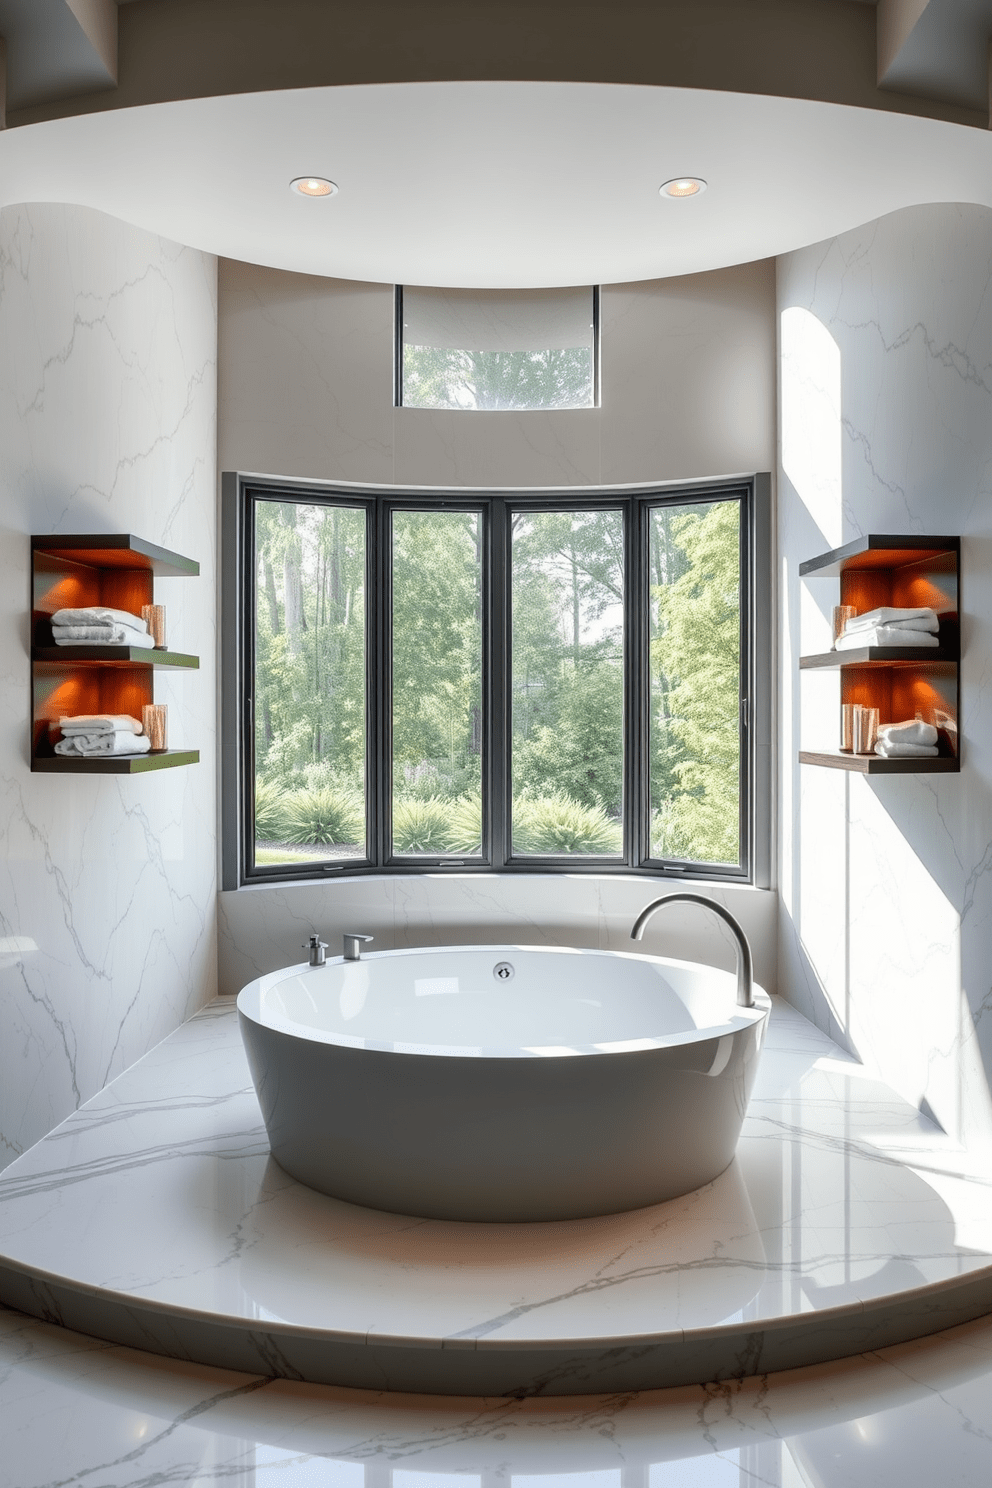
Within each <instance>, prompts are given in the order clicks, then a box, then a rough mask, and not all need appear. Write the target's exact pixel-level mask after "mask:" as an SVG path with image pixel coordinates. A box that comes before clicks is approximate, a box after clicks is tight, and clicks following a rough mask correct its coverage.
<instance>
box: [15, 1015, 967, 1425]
mask: <svg viewBox="0 0 992 1488" xmlns="http://www.w3.org/2000/svg"><path fill="white" fill-rule="evenodd" d="M672 1140H673V1141H678V1140H679V1133H678V1132H677V1131H674V1132H673V1133H672ZM0 1299H2V1300H3V1301H4V1302H6V1303H7V1304H8V1305H9V1306H11V1307H15V1308H19V1309H20V1310H21V1311H23V1312H26V1313H30V1314H32V1315H34V1316H36V1317H40V1318H43V1319H45V1320H47V1321H50V1322H58V1323H63V1324H64V1325H65V1326H67V1327H70V1328H74V1329H77V1330H78V1331H80V1332H83V1333H88V1334H92V1335H94V1336H96V1337H99V1338H106V1339H109V1340H112V1341H114V1342H117V1343H124V1344H129V1345H132V1346H134V1347H137V1348H141V1349H146V1350H149V1351H151V1352H153V1353H158V1354H164V1355H168V1356H172V1357H174V1358H180V1359H191V1360H196V1361H198V1362H201V1363H206V1364H215V1365H220V1366H222V1367H226V1368H232V1369H238V1370H244V1371H247V1372H249V1373H252V1374H268V1375H275V1376H284V1377H287V1378H290V1379H306V1380H312V1381H317V1382H323V1383H334V1384H343V1385H352V1386H358V1387H365V1388H371V1389H383V1388H386V1389H395V1390H407V1391H418V1392H434V1393H442V1394H443V1393H447V1394H465V1395H483V1394H488V1395H497V1394H508V1395H518V1396H524V1395H569V1394H586V1393H589V1392H595V1391H621V1390H634V1389H644V1388H651V1387H654V1386H661V1385H673V1384H687V1383H693V1382H700V1381H706V1380H711V1379H717V1378H726V1377H737V1376H743V1375H748V1374H756V1373H764V1372H766V1371H769V1370H775V1369H785V1368H791V1367H794V1366H798V1365H803V1364H811V1363H816V1362H820V1361H822V1360H825V1359H832V1358H838V1357H841V1356H844V1355H848V1354H854V1353H863V1352H866V1351H869V1350H872V1349H876V1348H879V1347H882V1346H883V1345H886V1344H891V1343H897V1342H901V1341H903V1340H905V1339H909V1338H914V1337H918V1336H922V1335H924V1334H928V1333H933V1332H935V1331H937V1330H938V1329H942V1328H947V1327H950V1326H951V1325H952V1324H955V1323H958V1322H961V1321H964V1320H966V1319H970V1318H973V1317H977V1316H980V1315H981V1314H983V1313H987V1312H992V1181H990V1180H989V1179H988V1178H987V1177H986V1176H983V1175H982V1174H981V1172H980V1170H979V1168H978V1166H977V1164H973V1163H972V1162H971V1161H970V1160H969V1158H968V1157H967V1155H966V1154H965V1153H963V1152H962V1151H961V1150H960V1148H958V1147H957V1146H955V1144H954V1143H953V1142H951V1141H950V1140H949V1139H948V1138H947V1137H945V1136H944V1135H943V1134H942V1133H941V1132H940V1131H939V1130H938V1129H937V1128H936V1127H935V1126H934V1125H933V1124H932V1123H931V1122H930V1121H928V1120H927V1119H926V1118H925V1117H923V1116H921V1115H920V1114H919V1112H917V1111H916V1110H915V1109H914V1108H913V1107H911V1106H909V1105H907V1104H906V1102H905V1101H903V1100H901V1099H900V1097H898V1096H897V1095H895V1094H893V1092H892V1091H890V1090H888V1089H886V1088H885V1087H884V1086H881V1085H879V1084H878V1083H877V1082H875V1081H873V1080H871V1079H870V1078H868V1077H867V1076H866V1075H865V1073H864V1071H863V1070H862V1068H861V1066H860V1065H858V1064H857V1063H855V1062H854V1061H852V1060H851V1059H850V1058H849V1057H848V1056H847V1055H845V1054H843V1053H842V1052H841V1051H840V1050H839V1049H837V1047H836V1046H835V1045H833V1044H832V1043H831V1042H830V1041H829V1040H828V1039H827V1038H825V1037H824V1036H823V1035H822V1034H821V1033H819V1032H818V1031H817V1030H816V1029H815V1028H813V1027H812V1026H811V1025H810V1024H809V1023H808V1022H806V1021H805V1019H803V1018H802V1017H800V1016H799V1014H798V1013H796V1012H794V1011H793V1010H792V1009H791V1008H789V1007H788V1006H786V1005H784V1004H782V1003H777V1004H776V1005H775V1009H774V1012H773V1014H772V1020H771V1027H770V1029H769V1034H768V1039H767V1042H766V1045H765V1050H764V1053H763V1055H762V1065H761V1069H760V1072H759V1076H758V1084H757V1087H756V1090H755V1093H754V1096H753V1097H752V1101H751V1107H750V1112H749V1115H748V1117H747V1120H746V1122H745V1125H744V1134H743V1137H742V1140H741V1143H740V1147H739V1149H738V1156H737V1159H736V1161H735V1163H734V1164H733V1165H732V1166H731V1168H730V1169H728V1171H727V1172H726V1173H724V1174H723V1175H722V1176H721V1177H720V1178H718V1179H717V1180H716V1182H714V1183H712V1184H710V1185H708V1186H707V1187H705V1188H703V1189H699V1190H698V1191H696V1192H695V1193H692V1194H689V1195H687V1196H686V1197H684V1198H681V1199H675V1200H672V1201H670V1202H669V1203H665V1204H659V1205H655V1206H653V1207H651V1208H648V1209H641V1210H636V1211H632V1212H630V1213H627V1214H620V1215H613V1216H609V1217H607V1218H602V1219H586V1220H572V1221H567V1222H560V1223H548V1224H543V1223H542V1224H507V1225H500V1224H466V1223H458V1222H453V1221H437V1220H424V1219H410V1218H404V1217H402V1216H397V1215H390V1214H384V1213H380V1212H378V1211H375V1210H371V1209H362V1208H357V1207H355V1206H353V1205H349V1204H345V1203H341V1202H339V1201H336V1200H334V1199H330V1198H326V1197H325V1196H323V1195H321V1194H318V1193H315V1192H313V1191H312V1190H310V1189H307V1188H304V1187H303V1186H302V1185H300V1184H298V1183H296V1182H295V1181H294V1180H293V1179H291V1178H289V1177H287V1176H286V1174H285V1173H283V1171H282V1170H281V1169H280V1168H279V1167H278V1166H276V1164H275V1163H273V1162H272V1160H271V1159H270V1157H269V1154H268V1147H267V1143H266V1139H265V1132H264V1129H263V1127H262V1122H261V1117H260V1114H259V1110H258V1106H257V1103H256V1100H255V1094H254V1091H253V1089H252V1085H251V1080H250V1078H249V1074H248V1069H247V1065H246V1063H245V1057H244V1053H243V1050H242V1046H241V1039H240V1036H239V1033H238V1027H237V1019H236V1014H235V1007H234V1003H233V1000H226V999H225V1000H222V1001H217V1002H214V1003H212V1004H211V1005H210V1006H209V1007H208V1008H206V1009H205V1010H204V1011H203V1012H202V1013H200V1014H199V1015H198V1016H197V1017H195V1018H193V1019H192V1020H191V1021H190V1022H189V1023H187V1024H186V1025H185V1026H184V1027H183V1028H181V1029H179V1030H178V1031H177V1032H176V1033H174V1034H173V1035H172V1036H171V1037H169V1038H168V1039H166V1040H165V1041H164V1042H163V1043H162V1044H160V1045H159V1046H158V1048H156V1049H154V1050H153V1051H152V1052H151V1053H150V1054H149V1055H147V1056H146V1057H145V1058H144V1059H143V1060H141V1061H140V1062H139V1063H138V1064H136V1065H134V1066H133V1067H132V1068H131V1069H130V1070H128V1071H127V1072H126V1073H125V1074H123V1075H122V1076H120V1078H119V1079H117V1080H115V1081H114V1083H113V1084H112V1085H110V1086H108V1087H107V1089H106V1090H104V1091H102V1092H101V1094H100V1095H98V1096H96V1097H95V1098H94V1099H93V1100H91V1101H90V1102H89V1103H88V1104H87V1105H86V1106H84V1107H83V1108H82V1109H81V1110H79V1111H77V1112H76V1113H75V1114H74V1115H73V1116H71V1117H70V1118H69V1119H68V1120H67V1121H66V1122H64V1123H63V1124H62V1126H60V1127H58V1128H57V1129H56V1130H55V1131H54V1132H52V1133H51V1134H50V1135H49V1136H48V1137H46V1138H45V1139H44V1140H43V1141H41V1142H39V1143H38V1144H37V1146H35V1147H33V1148H32V1149H31V1150H30V1151H29V1152H27V1153H25V1155H24V1156H23V1157H21V1158H20V1159H18V1161H17V1162H15V1163H14V1164H13V1165H12V1166H11V1167H9V1168H8V1169H7V1170H6V1172H5V1173H4V1174H3V1176H2V1178H0Z"/></svg>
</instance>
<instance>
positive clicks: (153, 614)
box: [141, 604, 165, 651]
mask: <svg viewBox="0 0 992 1488" xmlns="http://www.w3.org/2000/svg"><path fill="white" fill-rule="evenodd" d="M141 618H142V620H144V622H145V624H146V625H147V626H148V633H149V635H150V636H151V637H152V639H153V640H154V642H155V650H156V651H164V650H165V605H156V604H147V605H142V606H141Z"/></svg>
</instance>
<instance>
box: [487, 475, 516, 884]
mask: <svg viewBox="0 0 992 1488" xmlns="http://www.w3.org/2000/svg"><path fill="white" fill-rule="evenodd" d="M489 511H490V520H489V542H488V554H489V584H488V586H487V596H488V598H487V612H488V613H487V619H488V647H489V666H488V683H487V687H486V701H487V707H486V720H485V732H486V738H487V744H486V764H487V774H488V792H487V798H488V807H489V854H490V863H491V866H492V867H493V868H494V869H496V870H497V871H498V870H499V869H501V868H503V867H504V866H505V864H506V860H507V856H508V853H509V814H510V813H509V805H510V785H509V775H510V695H509V685H510V614H509V603H510V585H509V579H508V573H507V567H508V561H509V559H508V550H509V526H508V513H507V508H506V501H505V500H504V499H503V497H501V496H495V497H493V500H492V502H491V504H490V508H489Z"/></svg>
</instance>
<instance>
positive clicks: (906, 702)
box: [799, 533, 961, 775]
mask: <svg viewBox="0 0 992 1488" xmlns="http://www.w3.org/2000/svg"><path fill="white" fill-rule="evenodd" d="M960 556H961V539H960V538H958V537H921V536H920V535H919V534H918V533H884V534H878V533H869V534H867V535H866V536H864V537H859V538H857V539H856V540H855V541H854V542H851V543H847V544H846V546H844V547H842V548H833V549H832V550H831V551H830V552H829V553H821V554H820V555H819V556H818V557H816V558H810V559H809V560H808V561H807V562H806V563H802V564H800V566H799V573H800V576H801V577H802V578H804V579H807V580H810V579H839V581H840V584H839V590H840V593H839V600H840V603H841V604H844V605H852V606H853V607H854V611H855V613H856V614H858V615H864V614H867V613H868V612H869V611H871V610H875V609H877V608H880V607H884V606H892V607H894V608H896V609H902V608H907V609H915V608H926V609H931V610H933V611H934V613H935V614H936V616H937V620H938V624H939V632H938V639H939V642H940V644H939V645H938V646H861V647H858V648H857V649H856V650H853V649H852V650H846V651H824V652H819V653H817V654H815V655H810V656H801V657H800V658H799V668H800V671H801V672H814V671H819V672H829V671H833V672H835V673H838V674H839V677H840V702H841V705H842V706H843V705H844V704H846V703H847V704H861V705H862V706H864V707H869V708H877V709H878V712H879V718H880V720H881V722H882V723H883V724H886V723H898V722H902V721H903V720H904V719H912V718H922V719H924V720H925V721H926V722H927V723H931V724H933V725H934V727H935V728H936V729H937V737H938V745H939V748H940V749H941V753H940V754H939V755H938V756H937V757H936V758H929V757H916V758H913V757H909V758H903V759H883V758H882V757H881V756H880V755H875V754H871V755H858V754H848V753H846V752H845V751H842V750H840V749H839V748H838V749H835V750H802V751H800V754H799V760H800V763H801V764H804V765H821V766H823V767H825V768H827V769H832V770H849V771H851V772H853V773H855V774H859V775H924V774H945V773H948V772H951V773H953V772H955V771H959V770H960V768H961V766H960V761H959V759H958V755H957V747H958V727H957V718H958V664H959V659H960V637H959V628H958V609H959V596H958V570H959V566H960ZM840 738H841V721H840V718H839V717H838V720H837V739H838V743H839V742H840Z"/></svg>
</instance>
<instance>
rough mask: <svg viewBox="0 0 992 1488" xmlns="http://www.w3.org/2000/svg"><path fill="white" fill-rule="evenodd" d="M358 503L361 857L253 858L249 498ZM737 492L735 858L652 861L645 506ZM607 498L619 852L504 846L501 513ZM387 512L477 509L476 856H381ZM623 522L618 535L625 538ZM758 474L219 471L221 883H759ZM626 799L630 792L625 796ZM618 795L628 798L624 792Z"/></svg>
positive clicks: (767, 759)
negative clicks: (618, 617)
mask: <svg viewBox="0 0 992 1488" xmlns="http://www.w3.org/2000/svg"><path fill="white" fill-rule="evenodd" d="M260 500H265V501H274V502H283V501H296V502H301V503H306V504H316V505H328V506H334V505H337V506H346V507H349V508H351V509H355V508H356V507H358V508H364V509H365V511H366V513H367V516H366V541H367V547H366V572H367V575H368V578H369V582H368V583H367V586H366V627H367V630H366V637H367V639H366V689H367V696H366V769H367V801H368V814H369V819H368V832H367V846H368V847H369V849H370V851H369V854H368V856H367V857H365V858H362V859H348V860H344V861H340V860H339V861H337V862H327V863H321V862H319V860H318V861H316V862H315V863H314V864H312V865H311V864H308V863H304V864H273V865H267V866H265V867H258V866H256V865H255V864H254V861H253V843H254V801H253V789H254V714H253V697H252V686H251V684H252V681H253V678H254V661H255V658H254V615H255V608H254V606H255V584H256V564H255V557H254V554H255V531H254V511H255V503H256V502H257V501H260ZM719 500H737V501H739V502H740V509H741V522H740V542H741V605H740V614H741V663H740V720H741V730H740V740H741V774H740V833H741V860H740V865H739V866H737V865H727V864H719V863H700V862H695V861H686V860H679V859H653V858H651V857H650V856H649V855H648V849H649V848H650V830H649V822H650V783H649V781H648V779H647V768H646V761H647V759H648V728H649V701H650V672H649V626H650V617H649V607H648V604H647V602H646V599H647V587H648V583H649V576H648V558H649V523H650V520H651V511H652V509H653V508H655V507H658V506H669V505H674V506H685V505H691V504H699V505H705V504H709V503H712V502H713V501H719ZM582 507H586V508H588V509H594V510H606V509H619V510H622V511H623V513H624V523H625V605H624V608H625V620H624V673H625V695H624V699H625V716H624V750H625V764H624V836H623V852H622V855H621V856H620V857H593V856H582V857H574V858H572V857H567V856H557V857H539V856H536V855H532V854H528V855H527V856H526V857H523V856H517V857H514V856H513V855H512V852H511V851H510V834H511V822H510V814H509V811H508V810H507V805H508V801H509V796H510V793H509V782H510V778H511V776H510V765H511V746H512V711H511V705H512V698H511V692H510V687H511V677H510V669H511V655H510V633H509V627H510V605H509V596H508V592H507V590H508V584H509V575H510V546H511V542H512V527H511V522H510V520H509V517H510V511H511V510H512V511H555V510H557V511H570V510H571V511H574V510H576V509H581V508H582ZM396 510H420V511H424V510H434V511H455V510H457V511H465V510H470V511H480V512H483V513H485V512H487V511H488V513H489V516H488V520H485V519H484V520H483V522H482V541H481V551H482V563H483V576H482V592H483V616H482V673H483V708H482V754H481V764H482V772H483V773H482V785H483V789H482V796H483V802H484V819H483V843H482V845H483V851H482V854H481V855H480V856H479V857H465V858H457V857H455V856H453V855H449V856H441V855H438V856H433V855H423V854H418V855H417V856H416V857H403V856H400V855H392V854H390V852H389V844H390V828H391V823H390V809H391V800H390V797H391V791H390V782H391V779H392V770H391V758H390V742H391V741H390V727H391V713H392V710H391V694H390V683H391V678H390V672H391V668H390V620H391V609H390V598H391V596H390V584H391V561H390V556H391V518H392V513H393V512H394V511H396ZM632 534H633V540H631V536H632ZM770 537H771V534H770V477H769V476H768V475H767V474H757V475H751V476H742V477H738V478H730V479H726V480H718V481H697V482H691V483H685V482H680V483H678V484H668V483H665V484H657V485H650V486H637V487H612V488H611V487H605V488H597V489H592V488H588V487H581V488H576V489H574V490H566V489H562V488H557V489H555V490H551V491H534V490H527V489H523V488H521V489H516V488H514V489H495V488H490V489H482V488H480V489H478V490H466V489H459V490H444V489H427V488H419V489H418V488H399V487H372V486H360V485H351V484H345V483H334V482H317V481H291V480H279V479H275V478H269V477H261V476H251V475H241V474H237V473H234V472H231V473H225V475H224V476H223V477H222V615H221V620H222V639H221V666H222V689H221V792H222V806H221V814H222V832H221V837H222V865H221V868H222V885H223V887H224V888H225V889H236V888H241V887H246V886H249V885H259V884H266V883H269V884H276V883H285V882H291V881H303V882H311V883H312V882H318V881H321V880H326V879H328V878H340V877H345V878H350V877H355V876H358V877H361V876H368V875H376V876H379V875H394V874H411V873H435V874H436V873H439V872H445V871H450V872H455V873H458V874H465V873H480V874H492V873H542V874H547V873H565V874H595V875H604V874H606V875H609V874H616V875H621V876H630V875H632V874H635V875H637V876H646V877H652V878H668V879H675V880H678V881H685V880H687V879H688V880H695V881H706V882H713V883H719V882H724V883H738V884H750V885H754V886H756V887H767V886H768V885H769V881H770V862H771V831H772V811H771V645H772V638H771V605H770V589H771V569H770ZM631 797H632V799H631ZM628 801H629V804H628Z"/></svg>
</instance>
